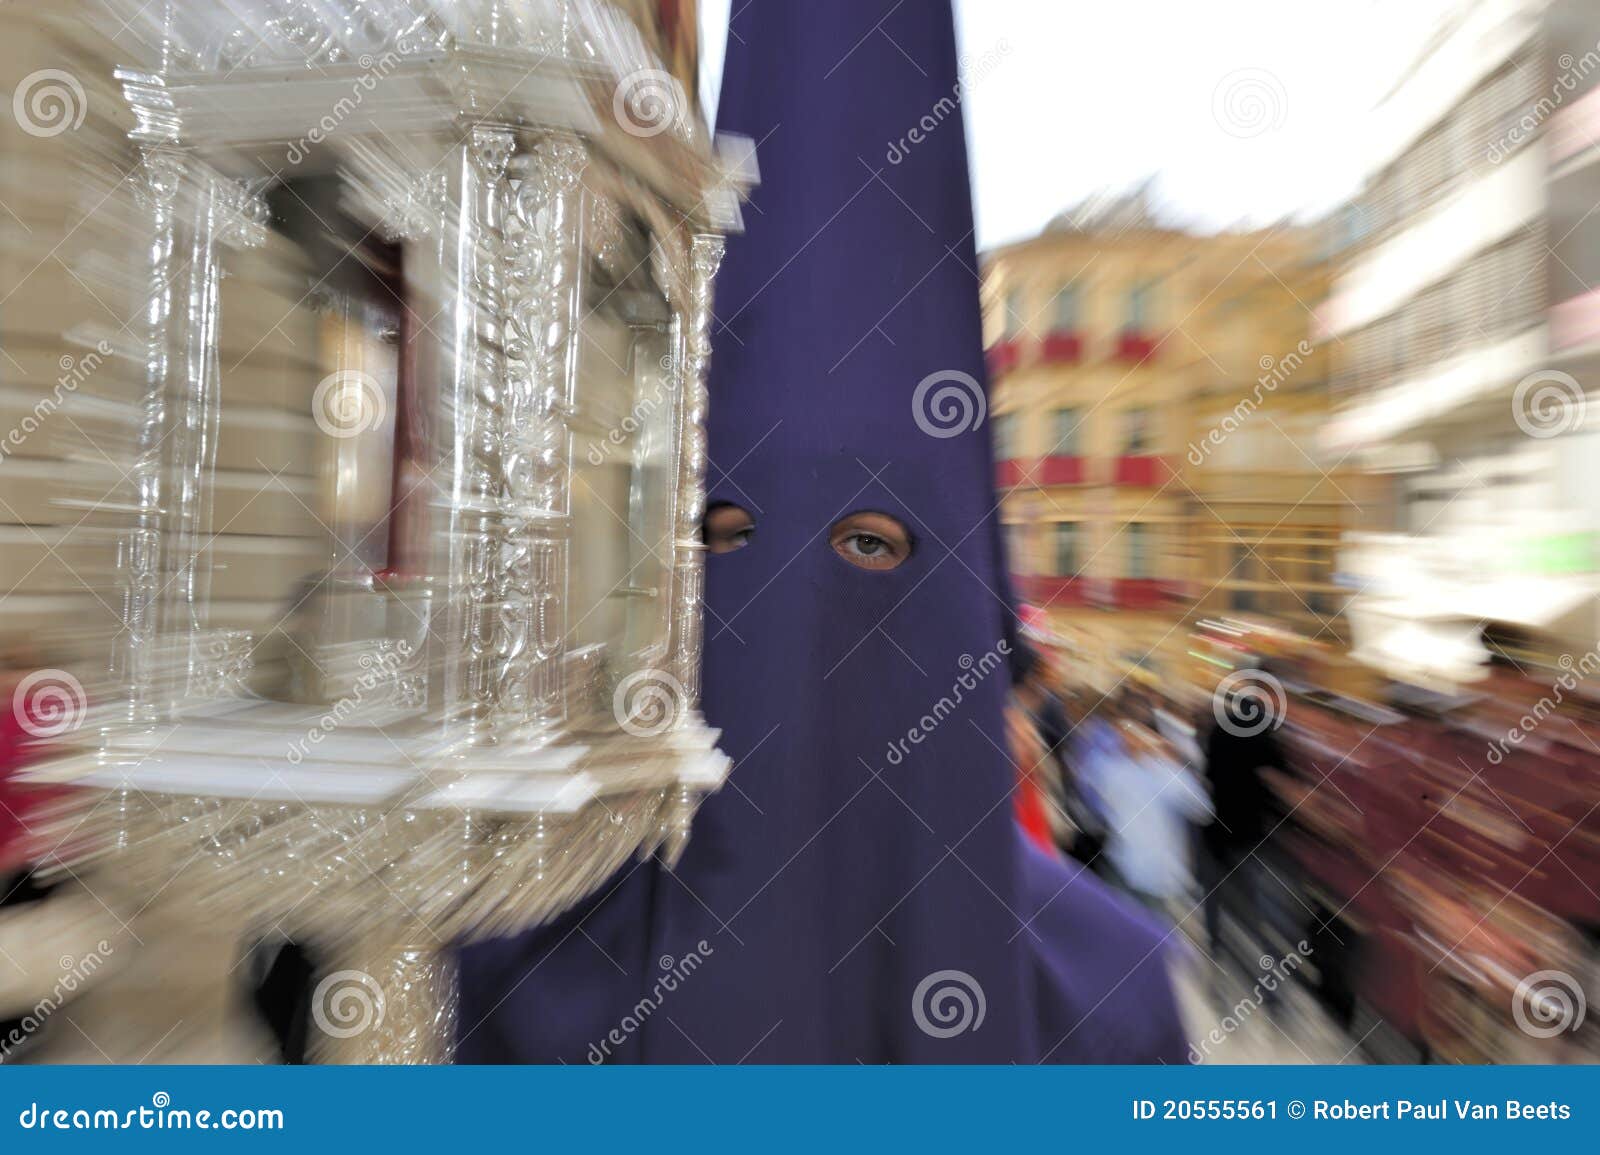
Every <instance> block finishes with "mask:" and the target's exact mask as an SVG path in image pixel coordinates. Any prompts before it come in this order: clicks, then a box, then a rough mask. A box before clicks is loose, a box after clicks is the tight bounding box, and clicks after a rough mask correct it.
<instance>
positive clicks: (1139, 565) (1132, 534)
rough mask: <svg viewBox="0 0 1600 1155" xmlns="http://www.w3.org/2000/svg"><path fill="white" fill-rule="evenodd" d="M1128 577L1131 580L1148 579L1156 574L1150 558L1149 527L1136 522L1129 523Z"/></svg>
mask: <svg viewBox="0 0 1600 1155" xmlns="http://www.w3.org/2000/svg"><path fill="white" fill-rule="evenodd" d="M1127 534H1128V576H1129V577H1131V578H1147V577H1151V576H1153V575H1154V573H1155V565H1154V564H1153V559H1152V558H1151V557H1150V542H1151V537H1152V535H1151V533H1150V527H1149V526H1148V525H1143V524H1141V523H1140V522H1137V521H1134V522H1129V523H1128V528H1127Z"/></svg>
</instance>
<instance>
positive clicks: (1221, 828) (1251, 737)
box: [1201, 662, 1286, 960]
mask: <svg viewBox="0 0 1600 1155" xmlns="http://www.w3.org/2000/svg"><path fill="white" fill-rule="evenodd" d="M1285 706H1286V699H1285V695H1284V691H1283V687H1282V685H1281V684H1280V683H1279V682H1278V680H1277V679H1276V678H1275V677H1274V676H1273V675H1272V674H1271V673H1270V672H1268V671H1267V670H1265V669H1264V668H1262V667H1261V666H1260V665H1258V664H1256V663H1254V662H1250V663H1247V664H1244V665H1241V666H1240V667H1239V668H1238V669H1236V670H1235V671H1234V672H1233V673H1232V674H1229V675H1228V676H1227V677H1226V678H1224V679H1223V680H1222V683H1221V684H1220V685H1219V686H1218V688H1217V692H1216V695H1215V696H1214V698H1213V701H1212V720H1211V727H1210V729H1209V731H1208V732H1207V734H1206V740H1205V760H1206V767H1205V768H1206V780H1207V785H1208V788H1209V790H1210V794H1211V811H1212V818H1211V822H1210V823H1209V824H1208V825H1207V826H1205V827H1204V828H1203V829H1202V833H1201V840H1202V851H1203V853H1202V855H1201V861H1202V864H1203V870H1202V883H1203V885H1204V887H1205V898H1204V903H1205V922H1206V935H1207V938H1208V939H1209V940H1210V944H1211V951H1212V953H1213V955H1220V954H1221V953H1222V952H1223V951H1225V950H1228V945H1227V942H1226V940H1225V937H1224V928H1223V919H1224V915H1227V916H1230V917H1231V918H1232V919H1233V920H1234V921H1235V922H1237V923H1238V924H1239V927H1240V929H1241V931H1242V932H1243V934H1244V935H1245V936H1246V939H1247V941H1246V942H1245V943H1243V944H1241V946H1240V949H1239V950H1237V951H1231V952H1230V953H1232V954H1234V956H1235V957H1236V958H1238V959H1240V960H1243V959H1246V958H1254V957H1255V956H1256V952H1255V951H1254V949H1252V947H1251V944H1252V943H1254V942H1256V941H1258V940H1260V939H1261V938H1262V937H1263V933H1264V930H1265V927H1266V922H1267V908H1268V899H1269V893H1268V885H1269V883H1270V880H1268V879H1267V878H1266V877H1265V871H1264V869H1263V867H1262V863H1261V860H1260V858H1259V857H1258V855H1259V852H1260V850H1261V848H1262V845H1263V843H1264V842H1265V841H1266V839H1267V837H1268V836H1269V835H1270V834H1271V833H1272V829H1273V826H1274V825H1275V823H1276V821H1277V807H1276V804H1275V801H1274V795H1273V793H1272V791H1271V789H1270V788H1269V787H1268V785H1267V783H1266V780H1265V779H1264V778H1263V777H1262V771H1263V770H1267V769H1274V770H1283V769H1285V765H1286V764H1285V761H1284V756H1283V748H1282V746H1281V745H1280V743H1279V741H1278V728H1279V726H1281V725H1282V724H1283V718H1284V712H1285Z"/></svg>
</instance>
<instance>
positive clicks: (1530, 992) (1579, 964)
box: [1014, 647, 1600, 1062]
mask: <svg viewBox="0 0 1600 1155" xmlns="http://www.w3.org/2000/svg"><path fill="white" fill-rule="evenodd" d="M1041 649H1043V650H1044V653H1040V652H1037V651H1036V652H1033V653H1030V654H1029V655H1028V656H1027V657H1025V658H1024V659H1023V660H1022V661H1021V662H1020V663H1019V672H1018V680H1017V686H1016V691H1015V695H1014V698H1015V710H1016V713H1017V716H1018V719H1019V726H1020V728H1021V729H1022V730H1023V731H1024V732H1025V738H1024V740H1023V741H1022V743H1021V745H1020V746H1019V748H1018V753H1017V757H1018V763H1019V765H1021V766H1022V767H1024V768H1031V769H1027V770H1026V773H1025V774H1024V785H1023V788H1022V789H1021V790H1020V791H1019V798H1021V799H1027V798H1030V797H1032V798H1034V799H1036V800H1037V803H1038V807H1039V811H1040V813H1042V814H1043V815H1045V816H1046V817H1047V819H1048V821H1046V822H1039V821H1034V822H1032V823H1031V824H1030V823H1029V822H1028V821H1027V820H1026V819H1025V820H1024V825H1025V826H1030V829H1031V830H1032V831H1033V832H1034V834H1035V837H1036V838H1037V839H1039V840H1040V841H1048V843H1049V844H1051V845H1052V846H1053V847H1054V848H1055V850H1056V851H1057V852H1058V853H1060V854H1062V855H1064V856H1067V857H1069V858H1070V859H1072V860H1075V861H1076V862H1077V863H1079V864H1080V865H1081V866H1082V867H1083V868H1084V869H1086V870H1089V871H1092V872H1093V873H1094V874H1096V875H1098V876H1099V877H1100V878H1102V879H1104V880H1105V881H1107V882H1109V883H1111V884H1112V885H1113V886H1115V887H1117V888H1119V889H1120V890H1122V891H1124V892H1125V893H1126V894H1127V895H1128V896H1130V897H1131V898H1132V899H1134V900H1136V901H1138V902H1139V903H1141V904H1143V905H1144V906H1146V907H1148V908H1150V909H1151V910H1153V911H1155V912H1157V913H1158V914H1159V915H1161V916H1162V917H1164V918H1165V919H1166V920H1167V921H1168V923H1169V925H1171V926H1173V927H1176V928H1178V930H1179V931H1181V933H1182V934H1183V935H1185V936H1186V937H1187V940H1188V941H1190V942H1191V943H1192V944H1193V946H1194V947H1195V948H1196V950H1197V951H1198V952H1199V953H1200V954H1201V955H1202V956H1203V958H1204V960H1205V962H1204V963H1203V964H1202V965H1201V966H1200V968H1199V969H1200V970H1201V971H1203V972H1205V973H1207V974H1209V975H1211V976H1212V978H1213V979H1218V976H1224V977H1222V978H1221V979H1220V981H1214V982H1213V983H1212V984H1211V986H1212V988H1213V990H1214V993H1215V994H1217V995H1218V996H1219V998H1220V1002H1221V1004H1222V1005H1223V1006H1224V1008H1225V1007H1226V1005H1227V1004H1228V1003H1230V1002H1232V1001H1233V1000H1234V998H1235V997H1236V996H1237V993H1238V992H1239V991H1241V990H1244V989H1248V988H1250V987H1251V986H1252V984H1253V982H1254V980H1256V979H1258V978H1259V977H1260V975H1261V973H1262V970H1263V969H1269V970H1273V971H1279V972H1281V973H1283V974H1286V975H1291V976H1292V979H1291V981H1292V982H1293V983H1294V984H1296V985H1298V986H1299V987H1300V988H1302V989H1303V990H1304V991H1305V992H1306V993H1307V994H1308V995H1309V996H1310V997H1311V998H1312V999H1313V1000H1314V1005H1319V1006H1320V1010H1321V1012H1323V1013H1324V1014H1325V1015H1326V1016H1327V1017H1328V1018H1330V1019H1331V1020H1332V1022H1333V1023H1335V1024H1336V1025H1337V1026H1338V1027H1339V1028H1342V1029H1343V1030H1344V1031H1346V1032H1348V1033H1349V1034H1350V1036H1351V1044H1352V1048H1355V1046H1356V1045H1357V1044H1358V1043H1359V1045H1360V1049H1362V1050H1363V1051H1365V1052H1366V1054H1367V1055H1368V1057H1369V1058H1373V1059H1379V1060H1385V1059H1389V1060H1393V1059H1403V1060H1417V1059H1430V1060H1440V1061H1466V1062H1484V1061H1542V1062H1550V1061H1558V1062H1559V1061H1586V1060H1587V1061H1592V1060H1593V1058H1594V1057H1595V1056H1596V1054H1597V1053H1600V1051H1597V1033H1596V1031H1595V1029H1594V1024H1593V1023H1592V1021H1589V1020H1588V1018H1587V1015H1586V1006H1585V992H1586V991H1588V990H1593V989H1595V976H1596V973H1597V964H1596V959H1597V949H1600V812H1597V810H1600V742H1597V741H1596V739H1597V738H1600V702H1597V701H1596V700H1595V699H1593V698H1592V697H1590V696H1586V695H1584V694H1583V693H1567V694H1564V693H1563V691H1562V682H1561V678H1562V675H1563V673H1564V671H1565V669H1566V667H1563V666H1560V665H1556V666H1554V667H1552V668H1551V670H1550V671H1549V673H1550V680H1549V682H1548V683H1546V682H1545V681H1544V680H1543V678H1542V677H1541V671H1539V670H1537V669H1536V668H1534V667H1530V666H1529V665H1527V663H1523V664H1521V665H1519V664H1517V663H1514V662H1512V661H1510V660H1502V661H1497V662H1496V663H1494V664H1492V665H1491V666H1489V667H1488V668H1487V670H1486V671H1485V676H1484V678H1483V680H1482V681H1480V682H1477V683H1469V684H1467V685H1465V686H1462V687H1458V688H1456V689H1454V690H1452V691H1450V692H1440V691H1438V690H1425V689H1423V688H1420V687H1417V686H1409V685H1404V684H1400V683H1391V684H1388V685H1386V686H1383V687H1382V688H1381V689H1380V690H1378V691H1377V692H1374V693H1372V694H1369V695H1363V696H1352V695H1349V694H1345V693H1335V692H1332V691H1331V690H1328V689H1326V688H1324V687H1320V686H1318V685H1317V684H1315V682H1314V680H1312V677H1309V676H1308V671H1307V670H1306V669H1304V668H1301V667H1298V666H1297V665H1296V664H1295V663H1292V662H1288V661H1282V662H1280V661H1275V660H1263V659H1262V657H1261V656H1260V655H1258V654H1251V653H1249V652H1248V651H1247V648H1246V649H1245V650H1244V651H1243V652H1238V651H1239V647H1235V650H1236V653H1235V654H1234V657H1233V666H1234V669H1233V670H1232V671H1231V672H1230V673H1229V674H1227V675H1226V676H1223V677H1221V678H1220V679H1218V684H1217V686H1216V687H1215V688H1214V689H1213V690H1212V691H1211V692H1207V691H1206V690H1205V689H1202V688H1200V687H1197V686H1195V685H1192V684H1186V683H1183V682H1178V681H1176V680H1172V681H1167V682H1157V681H1155V680H1154V679H1151V678H1144V677H1128V678H1124V679H1123V680H1122V681H1120V682H1119V683H1118V684H1117V686H1116V687H1115V688H1114V689H1113V690H1112V691H1111V692H1109V693H1104V692H1099V691H1096V690H1092V689H1090V688H1089V687H1088V686H1087V685H1085V684H1081V683H1078V682H1076V681H1075V680H1074V679H1073V678H1072V677H1071V676H1070V675H1071V674H1072V672H1073V671H1074V670H1075V669H1081V666H1080V665H1079V664H1076V663H1073V662H1071V661H1063V660H1060V659H1057V658H1052V657H1050V656H1049V655H1048V647H1041ZM1269 687H1270V690H1269V689H1268V688H1269ZM1019 808H1021V809H1023V810H1024V811H1026V807H1025V806H1023V805H1021V804H1019ZM1269 962H1270V963H1271V967H1270V968H1269V967H1268V963H1269ZM1286 964H1287V965H1286ZM1271 985H1272V987H1273V989H1272V990H1269V991H1268V992H1266V994H1265V995H1264V997H1262V998H1261V1000H1260V1001H1261V1004H1262V1005H1263V1006H1264V1007H1265V1008H1266V1009H1267V1010H1268V1012H1269V1013H1270V1012H1271V1011H1272V1009H1273V1008H1274V1007H1275V1006H1276V1005H1277V1004H1278V1003H1279V1002H1280V999H1279V997H1278V995H1279V992H1278V991H1277V990H1276V987H1277V984H1276V983H1274V984H1271ZM1192 1029H1193V1028H1192V1025H1191V1032H1192Z"/></svg>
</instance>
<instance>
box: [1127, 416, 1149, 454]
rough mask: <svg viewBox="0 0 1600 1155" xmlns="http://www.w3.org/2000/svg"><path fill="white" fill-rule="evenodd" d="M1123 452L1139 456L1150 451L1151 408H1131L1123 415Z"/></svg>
mask: <svg viewBox="0 0 1600 1155" xmlns="http://www.w3.org/2000/svg"><path fill="white" fill-rule="evenodd" d="M1122 428H1123V437H1122V452H1123V455H1124V456H1127V457H1138V456H1140V455H1142V454H1145V453H1149V452H1150V410H1148V409H1129V410H1126V411H1125V412H1124V413H1123V415H1122Z"/></svg>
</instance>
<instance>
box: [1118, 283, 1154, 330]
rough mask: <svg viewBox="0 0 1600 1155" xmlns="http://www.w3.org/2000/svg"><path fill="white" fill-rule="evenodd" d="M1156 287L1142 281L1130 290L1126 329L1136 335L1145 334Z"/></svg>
mask: <svg viewBox="0 0 1600 1155" xmlns="http://www.w3.org/2000/svg"><path fill="white" fill-rule="evenodd" d="M1153 292H1154V286H1153V285H1152V284H1151V283H1150V282H1149V281H1142V282H1140V283H1139V284H1137V285H1134V286H1133V287H1132V288H1131V289H1129V290H1128V307H1127V314H1126V325H1125V327H1126V328H1127V329H1128V330H1130V331H1131V332H1134V333H1142V332H1144V331H1145V330H1146V329H1147V328H1148V326H1149V322H1150V298H1151V296H1152V294H1153Z"/></svg>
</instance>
